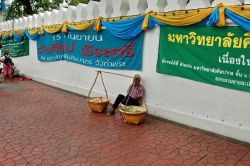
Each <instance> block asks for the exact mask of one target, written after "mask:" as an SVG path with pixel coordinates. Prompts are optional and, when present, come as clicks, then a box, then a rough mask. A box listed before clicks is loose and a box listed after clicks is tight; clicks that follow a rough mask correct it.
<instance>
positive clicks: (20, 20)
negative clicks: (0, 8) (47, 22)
mask: <svg viewBox="0 0 250 166" xmlns="http://www.w3.org/2000/svg"><path fill="white" fill-rule="evenodd" d="M17 27H18V29H23V26H22V18H19V19H18V25H17Z"/></svg>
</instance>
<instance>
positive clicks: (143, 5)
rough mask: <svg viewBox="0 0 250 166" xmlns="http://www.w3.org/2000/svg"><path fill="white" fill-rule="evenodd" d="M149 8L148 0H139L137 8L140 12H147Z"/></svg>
mask: <svg viewBox="0 0 250 166" xmlns="http://www.w3.org/2000/svg"><path fill="white" fill-rule="evenodd" d="M147 8H148V2H147V0H139V3H138V6H137V9H138V10H139V14H143V13H146V10H147Z"/></svg>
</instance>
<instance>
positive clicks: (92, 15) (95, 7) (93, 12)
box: [86, 1, 100, 20]
mask: <svg viewBox="0 0 250 166" xmlns="http://www.w3.org/2000/svg"><path fill="white" fill-rule="evenodd" d="M99 5H100V4H99V2H95V1H90V2H89V4H88V5H87V8H86V11H87V17H86V20H92V19H96V18H97V17H98V16H100V8H99V7H100V6H99Z"/></svg>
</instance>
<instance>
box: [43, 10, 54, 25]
mask: <svg viewBox="0 0 250 166" xmlns="http://www.w3.org/2000/svg"><path fill="white" fill-rule="evenodd" d="M44 24H45V25H52V20H51V12H50V11H46V12H44Z"/></svg>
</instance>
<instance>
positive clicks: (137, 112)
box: [119, 105, 147, 124]
mask: <svg viewBox="0 0 250 166" xmlns="http://www.w3.org/2000/svg"><path fill="white" fill-rule="evenodd" d="M126 108H128V109H130V108H131V109H132V110H134V111H126ZM119 111H120V112H121V114H122V117H123V120H124V122H125V123H132V124H139V123H141V122H143V121H144V120H145V118H146V116H147V108H146V107H143V106H124V105H120V107H119Z"/></svg>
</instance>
